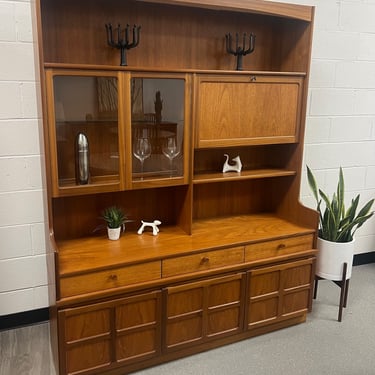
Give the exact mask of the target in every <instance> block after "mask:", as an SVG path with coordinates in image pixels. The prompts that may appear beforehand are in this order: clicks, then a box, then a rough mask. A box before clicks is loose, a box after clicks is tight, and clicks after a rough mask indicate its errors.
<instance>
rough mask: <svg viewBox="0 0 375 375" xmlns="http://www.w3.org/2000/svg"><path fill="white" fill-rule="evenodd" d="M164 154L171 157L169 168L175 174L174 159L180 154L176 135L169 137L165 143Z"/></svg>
mask: <svg viewBox="0 0 375 375" xmlns="http://www.w3.org/2000/svg"><path fill="white" fill-rule="evenodd" d="M163 154H164V156H166V157H167V158H168V159H169V170H170V173H171V176H172V174H173V159H174V158H175V157H177V156H178V155H179V154H180V148H179V146H178V144H177V140H176V137H168V138H167V139H166V140H165V142H164V143H163Z"/></svg>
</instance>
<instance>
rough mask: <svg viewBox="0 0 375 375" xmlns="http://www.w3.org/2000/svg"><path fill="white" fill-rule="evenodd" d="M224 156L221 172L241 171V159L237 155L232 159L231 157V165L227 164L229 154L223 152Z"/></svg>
mask: <svg viewBox="0 0 375 375" xmlns="http://www.w3.org/2000/svg"><path fill="white" fill-rule="evenodd" d="M224 156H225V157H226V160H225V163H224V165H223V173H225V172H241V169H242V163H241V159H240V156H239V155H238V156H236V157H235V158H234V159H232V161H233V162H234V164H233V165H231V164H229V155H228V154H224Z"/></svg>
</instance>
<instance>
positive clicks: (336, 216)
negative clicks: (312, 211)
mask: <svg viewBox="0 0 375 375" xmlns="http://www.w3.org/2000/svg"><path fill="white" fill-rule="evenodd" d="M307 178H308V183H309V186H310V189H311V191H312V193H313V195H314V198H315V200H316V203H317V211H318V212H319V228H318V250H319V253H318V256H317V264H316V274H317V275H318V276H320V277H322V278H324V279H328V280H336V281H337V280H341V279H342V272H343V271H342V269H343V264H344V263H347V265H348V266H347V273H346V279H350V277H351V271H352V263H353V255H354V235H355V233H356V231H357V230H358V229H359V228H360V227H361V226H362V225H363V224H364V223H365V222H366V221H367V220H368V219H370V217H371V216H373V214H374V212H373V211H371V207H372V205H373V203H374V199H371V200H370V201H369V202H367V203H366V204H365V205H364V206H363V207H362V208H361V209H360V210H359V212H358V213H357V209H358V204H359V198H360V195H359V194H358V195H357V196H356V197H355V198H354V199H352V200H351V204H350V206H349V207H348V208H347V209H345V204H344V175H343V171H342V168H341V167H340V171H339V180H338V184H337V190H336V192H335V193H333V196H332V199H330V198H329V197H328V195H327V194H325V193H324V192H323V191H322V190H321V189H318V187H317V183H316V180H315V177H314V175H313V173H312V172H311V170H310V168H309V167H307ZM322 203H324V205H323V207H322Z"/></svg>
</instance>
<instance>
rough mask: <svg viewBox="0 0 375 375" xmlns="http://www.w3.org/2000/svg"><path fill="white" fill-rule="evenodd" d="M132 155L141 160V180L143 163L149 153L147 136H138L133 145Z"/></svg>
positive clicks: (149, 145)
mask: <svg viewBox="0 0 375 375" xmlns="http://www.w3.org/2000/svg"><path fill="white" fill-rule="evenodd" d="M133 154H134V156H135V157H136V158H137V159H138V160H139V161H140V162H141V175H142V176H141V179H142V180H143V163H144V161H145V159H147V158H148V157H150V155H151V144H150V140H149V139H148V138H138V139H137V140H136V141H135V144H134V146H133Z"/></svg>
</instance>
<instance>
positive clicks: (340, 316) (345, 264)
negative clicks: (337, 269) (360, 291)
mask: <svg viewBox="0 0 375 375" xmlns="http://www.w3.org/2000/svg"><path fill="white" fill-rule="evenodd" d="M347 268H348V263H346V262H345V263H344V269H343V272H342V279H341V283H340V288H341V293H340V305H339V316H338V321H339V322H341V321H342V308H343V307H344V299H345V294H346V291H345V290H346V288H345V287H346V270H347Z"/></svg>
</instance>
